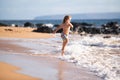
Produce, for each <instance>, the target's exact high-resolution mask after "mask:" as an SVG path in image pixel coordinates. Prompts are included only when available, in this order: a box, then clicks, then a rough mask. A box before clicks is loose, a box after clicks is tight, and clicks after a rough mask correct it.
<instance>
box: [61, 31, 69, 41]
mask: <svg viewBox="0 0 120 80" xmlns="http://www.w3.org/2000/svg"><path fill="white" fill-rule="evenodd" d="M61 38H62V40H63V41H64V40H66V39H68V35H66V34H64V33H61Z"/></svg>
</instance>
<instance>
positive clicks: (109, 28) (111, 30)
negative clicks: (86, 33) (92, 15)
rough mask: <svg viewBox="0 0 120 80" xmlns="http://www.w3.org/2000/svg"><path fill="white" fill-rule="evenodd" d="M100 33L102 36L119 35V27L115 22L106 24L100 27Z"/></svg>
mask: <svg viewBox="0 0 120 80" xmlns="http://www.w3.org/2000/svg"><path fill="white" fill-rule="evenodd" d="M101 32H102V33H104V34H119V33H120V26H119V24H118V23H117V22H108V23H107V24H103V25H102V28H101Z"/></svg>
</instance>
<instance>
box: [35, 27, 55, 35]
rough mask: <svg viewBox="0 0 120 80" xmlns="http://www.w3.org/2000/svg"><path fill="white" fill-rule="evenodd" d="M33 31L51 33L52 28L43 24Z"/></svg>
mask: <svg viewBox="0 0 120 80" xmlns="http://www.w3.org/2000/svg"><path fill="white" fill-rule="evenodd" d="M34 32H42V33H52V32H53V30H52V28H49V27H47V26H43V27H38V28H37V29H36V30H34Z"/></svg>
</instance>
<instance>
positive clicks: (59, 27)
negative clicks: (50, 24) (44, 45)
mask: <svg viewBox="0 0 120 80" xmlns="http://www.w3.org/2000/svg"><path fill="white" fill-rule="evenodd" d="M61 28H62V25H60V26H58V27H57V28H56V29H55V30H54V31H53V33H56V32H57V31H58V30H59V29H61Z"/></svg>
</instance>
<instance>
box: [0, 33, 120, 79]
mask: <svg viewBox="0 0 120 80" xmlns="http://www.w3.org/2000/svg"><path fill="white" fill-rule="evenodd" d="M50 35H53V34H50ZM60 35H61V34H60V33H56V34H55V35H54V36H55V37H53V38H47V39H46V38H45V39H44V38H42V39H21V38H0V39H2V40H12V41H13V43H12V44H15V45H16V44H17V45H19V46H22V47H26V48H29V49H30V50H29V52H30V55H33V56H37V55H38V56H40V55H42V56H49V57H52V58H57V59H60V60H63V61H66V62H69V63H73V64H75V65H76V66H77V67H83V68H86V69H87V70H89V71H91V72H93V73H94V74H95V75H96V76H99V77H100V78H101V79H102V80H120V35H109V36H111V37H110V38H104V36H106V35H104V34H97V35H93V36H91V35H90V34H88V35H86V36H80V35H76V34H70V35H69V43H68V44H67V46H66V48H65V55H64V56H61V47H62V39H61V37H60ZM13 54H14V53H13ZM15 54H16V53H15ZM17 54H19V53H17Z"/></svg>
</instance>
